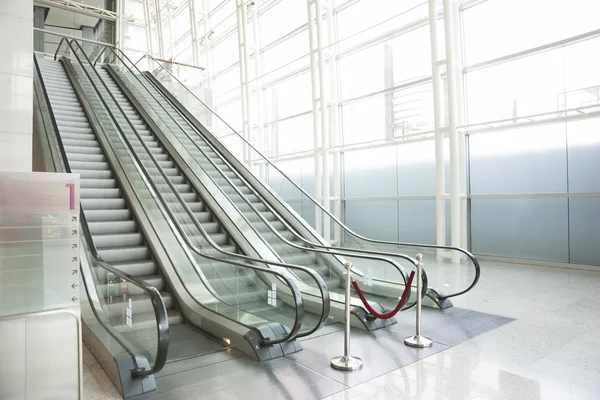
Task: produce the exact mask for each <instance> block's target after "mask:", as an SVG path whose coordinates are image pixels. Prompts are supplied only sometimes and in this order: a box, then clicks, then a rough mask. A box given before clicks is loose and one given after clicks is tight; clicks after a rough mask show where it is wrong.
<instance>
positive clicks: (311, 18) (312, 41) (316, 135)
mask: <svg viewBox="0 0 600 400" xmlns="http://www.w3.org/2000/svg"><path fill="white" fill-rule="evenodd" d="M314 5H315V2H314V1H313V0H307V1H306V7H307V9H308V42H309V53H310V78H311V87H312V97H313V98H312V109H313V139H314V147H313V148H314V169H315V170H314V176H315V194H314V197H315V199H317V201H320V199H321V193H322V192H321V189H322V181H323V176H322V174H321V166H322V164H321V162H320V159H321V157H320V146H321V140H320V130H319V115H320V110H319V101H320V100H319V70H318V67H317V55H315V53H316V52H317V47H318V44H317V37H316V36H317V33H316V27H315V10H314V8H313V7H314ZM315 230H316V231H317V233H322V212H321V210H320V209H319V207H317V206H315Z"/></svg>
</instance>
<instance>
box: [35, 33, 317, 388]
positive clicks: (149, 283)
mask: <svg viewBox="0 0 600 400" xmlns="http://www.w3.org/2000/svg"><path fill="white" fill-rule="evenodd" d="M66 46H69V49H68V52H69V53H70V54H69V55H70V57H72V60H73V61H74V64H73V65H72V64H71V60H70V58H67V57H60V61H54V60H49V59H45V58H43V57H39V56H36V57H35V65H36V74H35V77H36V80H35V87H36V99H37V101H38V103H39V104H40V107H39V108H40V118H43V119H44V120H46V122H47V123H46V124H40V125H41V126H43V129H42V128H40V129H39V130H40V131H41V132H39V135H40V136H43V137H44V138H45V140H46V144H47V146H43V147H45V148H47V149H48V150H46V153H47V154H44V157H46V158H47V159H48V160H51V161H50V162H46V165H52V167H48V169H47V170H48V171H57V172H62V171H64V172H72V173H79V174H80V178H81V180H80V182H81V189H80V198H81V221H82V222H81V223H82V232H84V233H85V234H84V240H83V242H84V243H85V246H83V247H84V248H85V251H83V252H82V256H81V273H82V277H83V284H84V287H85V292H86V293H85V296H86V297H87V300H88V301H87V303H86V306H85V308H86V309H87V310H88V311H89V313H87V314H86V312H85V311H84V312H83V313H82V315H83V321H84V342H86V343H87V344H88V347H89V349H90V350H91V351H92V353H94V355H95V356H96V358H97V359H98V360H100V361H101V363H102V365H103V367H104V368H105V370H106V371H107V373H108V375H109V377H110V378H111V379H112V380H113V383H115V386H117V388H119V390H120V391H121V393H122V394H123V396H124V397H132V396H136V395H139V394H142V393H147V392H149V391H152V390H154V388H155V386H154V379H153V376H154V374H156V373H158V372H160V371H161V370H163V373H164V371H167V373H176V372H177V371H181V370H182V367H181V366H180V365H179V364H178V362H180V361H182V360H186V365H188V366H189V365H193V362H191V363H190V359H192V361H193V359H194V358H200V357H202V356H203V355H206V354H211V355H212V357H213V359H215V358H214V355H215V353H218V354H220V355H222V359H223V360H225V359H227V358H228V357H231V355H230V352H229V351H228V349H229V348H230V347H233V346H235V347H236V348H238V349H239V350H241V351H242V352H244V353H246V354H248V355H250V356H252V357H254V358H256V359H258V360H268V359H271V358H276V357H280V356H282V355H284V354H288V353H291V352H295V351H298V350H300V349H301V346H300V345H299V344H298V343H296V342H294V339H295V338H296V336H297V335H298V334H299V331H300V327H301V326H302V319H303V315H304V310H303V306H302V299H301V294H300V291H299V289H298V288H297V286H296V285H295V284H294V283H293V282H291V281H290V280H289V279H287V278H286V277H285V276H284V275H283V274H281V273H279V272H277V271H273V270H271V269H269V268H266V267H264V266H257V265H255V264H250V263H242V262H239V261H229V260H227V259H224V258H217V257H216V256H215V255H216V254H217V252H216V251H215V249H214V248H213V249H209V248H204V249H203V251H202V252H196V253H194V251H195V248H194V246H193V244H192V245H190V242H189V240H188V241H187V242H186V239H189V237H188V236H187V234H186V231H187V230H189V229H188V227H185V223H183V222H181V223H180V222H179V218H171V216H176V215H180V216H182V215H183V214H184V211H189V210H190V209H191V210H193V215H195V218H197V219H199V220H201V221H202V227H203V229H202V231H201V234H198V233H197V232H194V233H195V234H196V235H197V237H196V238H195V240H196V243H201V242H211V241H214V242H216V243H219V244H220V245H222V246H223V247H225V248H230V249H231V250H232V251H237V250H236V247H235V244H234V243H233V242H232V241H231V240H230V238H229V237H228V235H227V234H226V232H222V231H221V227H220V226H219V224H218V223H216V222H215V221H213V216H212V215H211V213H210V210H207V209H206V208H205V206H204V204H203V202H202V201H201V200H200V199H199V198H198V197H197V195H196V194H195V193H194V192H193V191H191V190H189V191H186V190H185V188H187V187H189V185H188V184H187V183H186V180H185V177H184V174H183V173H182V172H181V171H180V170H179V169H178V168H177V167H176V166H175V165H173V164H172V163H171V162H170V161H169V159H168V156H167V155H166V154H164V152H161V147H160V145H159V144H158V143H157V142H156V141H153V139H152V135H150V133H149V132H148V131H146V132H144V125H143V122H141V120H140V118H139V117H136V115H135V113H134V112H133V109H132V108H131V107H130V106H128V105H127V104H123V105H122V108H121V106H120V105H119V108H120V110H122V111H124V113H123V114H121V115H119V114H117V113H115V112H114V111H115V110H114V108H113V107H111V105H110V104H109V103H107V102H106V100H105V99H104V98H102V96H101V93H100V92H99V91H98V87H97V86H96V83H97V82H93V79H94V78H91V77H90V75H89V73H88V71H86V69H87V68H90V66H89V65H85V64H84V63H83V62H82V61H81V54H82V51H81V49H77V48H76V47H75V48H74V47H73V44H70V43H69V42H68V41H64V40H63V42H61V44H60V45H59V49H58V50H57V54H58V53H59V50H61V47H66ZM78 53H79V54H78ZM55 58H57V57H55ZM98 78H100V79H101V77H100V76H98ZM105 78H106V77H105ZM109 83H110V80H109ZM102 84H104V83H103V82H102ZM121 100H123V99H121ZM44 112H46V113H45V114H44ZM121 123H122V124H128V125H129V126H131V127H133V126H136V127H138V128H139V129H140V131H141V132H142V133H145V134H146V135H147V138H145V139H144V146H143V147H144V148H145V149H151V150H150V152H151V153H152V156H149V154H148V153H145V154H144V153H143V152H142V151H141V149H139V150H140V151H139V152H138V151H131V150H132V149H133V148H130V149H129V150H128V149H127V147H126V146H125V144H124V142H127V139H126V138H125V140H124V139H123V138H124V136H123V129H122V127H121V126H120V124H121ZM138 153H139V154H138ZM150 158H151V159H153V161H155V162H158V163H159V164H158V166H156V169H150V166H151V165H150V163H149V159H150ZM158 173H160V174H165V176H170V178H169V179H170V180H171V181H174V182H177V183H176V184H177V185H178V186H177V188H178V190H180V191H181V193H178V195H177V196H175V195H173V194H168V193H159V194H158V196H157V193H156V189H157V185H149V184H148V178H149V177H150V175H149V174H158ZM157 197H158V198H160V201H158V200H157ZM175 198H179V199H181V198H184V199H185V200H186V206H185V207H183V208H182V207H181V206H178V205H177V203H176V202H175ZM169 201H172V202H173V204H171V206H169V204H168V202H169ZM165 207H168V208H169V210H168V211H169V212H171V213H172V212H173V210H175V212H174V213H173V214H169V212H166V211H165ZM186 207H187V208H186ZM184 208H185V210H184ZM203 235H204V236H203ZM182 236H183V238H182ZM200 236H203V237H202V239H200V238H199V237H200ZM207 260H208V261H207ZM198 264H203V266H204V268H201V267H200V266H199V265H198ZM209 270H212V271H213V275H212V276H211V275H210V274H209V273H208V272H209ZM217 271H218V273H217ZM250 277H251V278H250ZM267 281H268V282H271V281H276V282H277V286H278V288H279V295H280V296H281V297H285V296H287V301H286V306H287V308H286V309H285V310H284V311H282V313H283V314H285V318H276V317H277V316H278V312H279V311H281V310H282V309H281V308H276V309H273V308H271V309H269V310H268V311H269V312H262V313H261V310H258V309H257V308H258V304H254V305H253V304H252V301H256V302H259V301H260V302H261V303H262V304H263V306H262V308H265V307H264V304H266V303H267V302H266V298H267V289H266V288H267V287H269V288H271V286H270V285H267ZM219 285H220V289H219ZM325 290H326V289H325ZM217 291H218V292H219V293H217ZM324 296H325V294H324ZM290 299H291V300H290ZM323 300H324V301H323V309H322V315H321V316H320V318H318V319H319V326H318V327H320V325H322V321H324V320H326V318H327V308H326V298H325V297H323ZM250 309H251V310H254V311H256V313H252V312H248V310H250ZM279 321H282V322H279ZM318 327H317V329H318ZM216 359H217V360H218V359H219V357H216Z"/></svg>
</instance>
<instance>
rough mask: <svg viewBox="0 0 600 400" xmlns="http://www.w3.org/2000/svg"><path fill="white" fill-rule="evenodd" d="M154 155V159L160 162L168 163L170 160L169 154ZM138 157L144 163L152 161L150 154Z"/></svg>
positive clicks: (139, 154) (140, 154) (142, 154)
mask: <svg viewBox="0 0 600 400" xmlns="http://www.w3.org/2000/svg"><path fill="white" fill-rule="evenodd" d="M153 155H154V158H156V159H157V160H158V161H167V160H168V159H169V156H168V155H167V154H164V153H163V154H158V153H157V154H153ZM138 157H139V158H140V159H141V160H144V161H146V160H148V161H150V160H151V158H150V155H149V154H148V153H138Z"/></svg>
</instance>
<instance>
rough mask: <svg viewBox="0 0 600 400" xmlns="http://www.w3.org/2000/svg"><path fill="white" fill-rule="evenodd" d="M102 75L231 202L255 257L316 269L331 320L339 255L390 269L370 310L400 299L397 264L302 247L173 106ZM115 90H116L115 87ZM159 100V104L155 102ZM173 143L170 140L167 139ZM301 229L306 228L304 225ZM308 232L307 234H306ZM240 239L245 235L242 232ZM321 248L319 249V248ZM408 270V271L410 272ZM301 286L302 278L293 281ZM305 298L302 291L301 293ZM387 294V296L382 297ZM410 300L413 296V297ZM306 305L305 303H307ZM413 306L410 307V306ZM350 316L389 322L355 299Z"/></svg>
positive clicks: (337, 298) (122, 78)
mask: <svg viewBox="0 0 600 400" xmlns="http://www.w3.org/2000/svg"><path fill="white" fill-rule="evenodd" d="M105 68H106V70H107V71H109V72H110V75H111V76H112V77H113V79H115V81H116V82H118V85H119V87H118V89H120V90H121V91H122V92H124V93H126V95H127V96H126V97H127V98H128V99H129V100H130V101H134V102H136V103H138V105H137V107H136V108H137V109H138V110H139V109H144V110H145V112H146V114H147V115H146V116H145V120H146V121H148V120H150V121H151V122H153V123H154V124H156V125H159V124H160V125H162V126H163V127H164V128H163V132H167V134H164V135H163V137H162V138H160V141H161V143H162V144H163V146H165V147H170V150H169V152H170V153H171V154H180V155H181V154H185V153H188V154H189V157H187V158H188V160H185V159H183V158H182V159H181V160H180V161H179V162H180V163H183V164H186V168H187V169H190V170H192V171H194V173H196V174H197V175H198V176H201V177H202V176H203V177H204V178H205V179H207V180H211V181H212V182H213V186H212V189H210V190H209V192H210V193H214V192H216V191H220V192H221V193H223V194H224V195H225V197H227V200H228V201H230V202H231V204H232V206H233V208H234V209H233V210H229V211H228V213H229V215H230V216H232V217H231V218H232V219H234V220H236V221H240V220H244V221H247V222H248V224H249V225H250V226H251V229H253V230H254V232H255V233H256V234H257V235H258V236H259V238H258V239H257V240H259V241H262V242H263V243H264V244H266V245H267V246H268V247H269V249H270V252H269V251H265V252H264V253H262V254H259V256H261V257H265V258H268V257H273V256H274V257H278V259H280V260H282V261H284V262H288V263H293V264H300V265H309V266H310V267H311V268H313V269H314V270H316V271H317V272H318V273H319V274H320V275H321V276H322V277H323V279H324V280H325V281H326V283H327V287H328V288H329V290H330V291H331V292H333V293H335V295H331V299H332V306H331V310H332V311H331V316H332V318H333V319H332V321H338V322H339V321H342V320H343V318H344V312H343V309H344V303H343V302H344V296H343V291H344V289H343V268H344V267H343V265H344V258H343V257H344V256H352V257H353V258H354V259H357V260H358V261H359V262H363V263H364V262H369V263H371V264H378V265H381V266H382V268H387V269H388V270H390V274H391V275H394V276H395V277H396V279H397V282H396V283H394V284H393V285H389V284H388V285H387V289H388V291H387V293H384V294H383V295H377V296H373V295H372V296H370V300H371V302H372V306H373V307H375V308H376V309H378V311H382V312H383V311H384V310H385V309H388V308H394V307H395V305H396V303H397V301H398V298H399V297H400V295H401V293H402V291H403V290H404V286H403V285H402V283H405V282H406V278H407V277H408V274H407V273H406V272H405V271H404V270H402V269H401V266H399V264H398V263H397V262H393V261H390V260H389V259H385V258H384V257H381V255H380V254H370V255H369V254H367V255H365V254H355V253H350V252H343V251H338V250H336V249H331V248H326V249H325V248H311V247H308V246H306V243H303V242H302V241H301V240H300V239H299V238H298V237H297V236H295V235H294V234H293V233H292V232H291V229H290V225H289V224H288V223H287V221H286V220H284V219H282V218H281V217H280V216H279V215H278V212H277V211H276V210H275V209H274V208H273V207H272V206H271V204H269V203H268V202H266V201H265V200H264V198H263V197H262V196H261V195H260V194H259V193H257V192H256V190H254V188H253V187H252V186H251V185H250V184H249V182H248V181H247V180H246V179H245V178H244V177H243V176H242V175H241V174H240V173H239V171H237V170H236V169H234V168H232V166H231V164H230V163H229V162H228V161H227V160H226V159H225V158H224V157H223V156H222V155H221V154H220V153H219V151H218V150H217V149H216V148H215V147H214V146H213V144H212V143H210V142H209V141H207V140H206V139H205V137H204V136H202V135H197V134H196V128H195V127H194V126H193V125H192V123H191V122H190V121H188V119H186V118H185V117H184V116H183V115H182V114H181V113H180V112H178V110H177V108H176V105H174V104H172V102H169V101H165V100H166V99H165V98H164V97H163V96H162V94H161V93H160V92H159V90H158V89H157V88H156V87H154V86H152V85H151V84H150V82H148V81H146V80H145V79H144V78H143V77H141V79H138V78H139V77H136V76H133V74H132V73H131V72H129V71H125V70H124V69H123V68H121V69H116V68H114V67H113V66H112V65H106V67H105ZM115 89H117V88H115ZM158 99H160V101H159V100H158ZM171 138H173V140H171ZM304 228H306V226H304ZM306 230H310V229H306ZM244 232H245V234H246V239H247V237H248V236H249V233H251V231H244ZM323 247H325V246H323ZM403 260H404V261H405V262H408V263H409V264H410V263H413V264H412V265H414V261H413V260H411V259H410V258H409V257H404V258H403ZM412 265H409V267H412ZM299 278H300V281H303V279H302V276H299ZM304 293H306V291H305V292H304ZM386 294H387V295H386ZM413 297H414V298H416V294H415V296H413ZM307 304H309V303H308V302H307ZM413 304H414V302H413ZM353 305H354V306H355V313H353V315H354V316H355V317H356V318H353V325H355V326H359V327H362V328H366V329H369V330H371V329H378V328H382V327H384V326H386V325H388V324H389V323H393V322H394V320H390V321H381V320H378V321H375V320H373V319H371V318H368V316H367V313H366V311H365V310H364V308H363V307H362V306H361V304H360V301H359V299H353Z"/></svg>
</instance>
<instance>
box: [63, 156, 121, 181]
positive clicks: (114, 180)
mask: <svg viewBox="0 0 600 400" xmlns="http://www.w3.org/2000/svg"><path fill="white" fill-rule="evenodd" d="M69 160H70V156H69ZM80 187H82V188H85V189H88V188H116V187H117V182H116V181H115V180H114V179H82V180H81V183H80Z"/></svg>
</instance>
